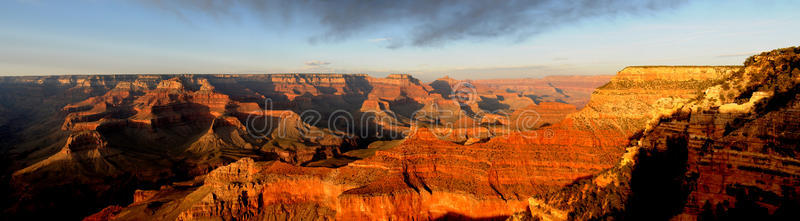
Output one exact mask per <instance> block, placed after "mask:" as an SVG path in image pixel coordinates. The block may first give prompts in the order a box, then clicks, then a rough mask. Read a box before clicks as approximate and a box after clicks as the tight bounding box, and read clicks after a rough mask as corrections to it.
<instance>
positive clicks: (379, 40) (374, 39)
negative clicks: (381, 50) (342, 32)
mask: <svg viewBox="0 0 800 221" xmlns="http://www.w3.org/2000/svg"><path fill="white" fill-rule="evenodd" d="M389 40H392V38H372V39H369V40H367V41H369V42H384V41H389Z"/></svg>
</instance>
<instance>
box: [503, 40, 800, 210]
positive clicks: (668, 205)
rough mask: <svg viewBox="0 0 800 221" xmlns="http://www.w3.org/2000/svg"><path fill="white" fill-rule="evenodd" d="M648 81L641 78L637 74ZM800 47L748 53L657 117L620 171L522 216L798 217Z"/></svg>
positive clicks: (553, 195) (540, 200)
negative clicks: (737, 65) (741, 65)
mask: <svg viewBox="0 0 800 221" xmlns="http://www.w3.org/2000/svg"><path fill="white" fill-rule="evenodd" d="M637 78H638V77H637ZM798 83H800V48H796V47H793V48H785V49H778V50H774V51H770V52H765V53H762V54H759V55H755V56H753V57H750V58H748V59H747V60H746V61H745V66H744V68H742V69H740V70H737V71H735V72H733V73H731V74H730V75H728V74H725V78H724V79H723V80H721V81H719V82H717V83H715V84H714V85H712V86H710V87H708V88H707V89H706V90H704V91H703V92H702V93H700V94H699V95H698V96H697V97H696V98H695V99H692V100H690V101H689V102H687V103H685V104H683V105H679V106H677V107H675V108H673V109H672V110H671V111H670V112H669V113H664V114H661V115H658V116H656V117H655V118H653V119H652V120H651V121H650V122H648V126H647V127H646V129H645V131H644V132H643V134H642V135H641V138H636V139H635V140H636V141H637V142H635V143H633V147H631V148H630V150H629V151H630V152H629V154H626V155H627V156H632V157H623V160H622V161H621V162H620V163H619V164H618V165H617V166H616V167H614V168H612V169H609V170H606V171H604V172H602V173H600V174H598V175H595V176H593V177H591V178H587V179H582V180H579V181H576V184H575V185H572V186H569V187H565V188H563V189H561V190H558V191H553V192H549V193H545V194H540V195H537V196H535V197H532V198H531V200H530V206H529V211H530V212H528V213H520V214H517V216H516V217H518V218H525V217H528V218H533V217H539V218H548V219H554V220H559V219H607V218H626V219H643V218H656V219H676V220H694V219H703V220H717V219H775V220H790V219H794V217H797V216H798V213H797V211H798V209H800V204H798V203H797V202H798V201H799V200H800V198H798V194H799V193H800V188H799V187H798V184H800V178H798V173H800V166H798V162H800V158H798V152H797V151H798V149H797V145H796V143H797V142H798V139H800V137H798V136H797V133H796V131H798V129H800V128H799V127H800V124H798V122H797V121H796V120H793V119H797V118H798V117H800V114H798V113H800V112H798V110H797V109H798V108H800V96H798V92H800V91H799V90H798Z"/></svg>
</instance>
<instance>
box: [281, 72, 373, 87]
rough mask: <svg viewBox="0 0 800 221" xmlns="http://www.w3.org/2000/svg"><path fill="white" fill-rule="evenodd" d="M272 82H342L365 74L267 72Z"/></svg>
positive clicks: (312, 83) (320, 83)
mask: <svg viewBox="0 0 800 221" xmlns="http://www.w3.org/2000/svg"><path fill="white" fill-rule="evenodd" d="M266 76H268V78H269V79H270V81H271V82H273V83H288V84H311V85H324V84H344V83H347V80H348V79H357V78H365V77H367V75H366V74H269V75H266Z"/></svg>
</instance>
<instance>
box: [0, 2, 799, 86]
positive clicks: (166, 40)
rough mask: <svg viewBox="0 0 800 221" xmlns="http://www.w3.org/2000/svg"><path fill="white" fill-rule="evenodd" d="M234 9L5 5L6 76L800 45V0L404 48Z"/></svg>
mask: <svg viewBox="0 0 800 221" xmlns="http://www.w3.org/2000/svg"><path fill="white" fill-rule="evenodd" d="M231 10H232V12H227V13H216V12H214V11H202V10H195V9H192V8H191V7H189V8H188V9H187V8H177V9H175V8H166V7H157V6H154V5H153V4H148V3H143V1H134V0H130V1H125V0H119V1H114V0H109V1H102V0H75V1H66V0H65V1H59V0H53V1H48V0H2V1H0V75H52V74H120V73H124V74H127V73H130V74H137V73H278V72H339V73H369V74H373V75H376V76H383V75H386V74H388V73H410V74H413V75H414V76H416V77H418V78H421V79H423V80H432V79H435V78H438V77H441V76H444V75H450V76H451V77H454V78H460V79H466V78H469V79H482V78H522V77H541V76H546V75H594V74H614V73H616V72H617V71H618V70H620V69H622V68H624V67H625V66H631V65H730V64H741V63H742V62H743V61H744V59H745V58H746V57H747V56H749V55H751V54H755V53H758V52H760V51H765V50H770V49H774V48H780V47H788V46H796V45H800V29H798V28H797V27H800V16H798V15H797V12H798V11H800V2H797V1H692V2H687V3H684V4H679V5H677V6H675V7H673V8H668V9H663V10H661V9H658V10H652V11H646V12H642V13H637V12H623V13H616V14H613V15H602V16H593V17H588V18H585V19H577V20H575V21H569V22H563V23H559V24H557V25H552V26H547V27H546V28H542V30H540V29H537V32H534V33H530V34H526V33H525V32H521V33H516V34H509V35H504V34H498V35H492V36H488V37H464V38H460V39H447V40H445V41H444V42H443V43H442V42H440V43H436V44H432V45H421V46H414V45H405V46H402V47H393V46H392V42H394V41H396V39H400V38H403V37H407V36H405V35H404V34H403V33H407V32H409V31H414V30H416V29H414V24H413V21H409V20H407V19H397V20H388V21H383V22H382V23H376V24H375V25H372V26H367V27H365V28H359V29H354V30H349V29H348V30H345V31H347V34H346V35H345V36H333V37H331V36H329V35H328V32H330V30H334V31H336V30H335V28H336V27H331V26H330V25H327V26H326V24H325V23H321V22H320V21H321V20H319V19H318V18H315V17H314V14H313V12H311V13H304V14H303V13H296V14H294V15H292V16H289V17H287V16H285V15H280V13H275V12H272V13H264V14H258V13H252V12H249V11H247V9H244V8H238V7H232V9H231ZM175 11H178V12H180V13H175ZM298 15H302V16H298ZM359 19H361V18H359ZM366 19H369V18H368V17H367V18H366ZM516 25H517V26H519V28H520V29H521V30H522V29H525V27H524V26H525V24H516ZM537 27H538V26H537ZM513 28H516V26H514V27H513ZM520 36H522V37H520ZM316 38H321V39H323V40H317V41H315V40H314V39H316Z"/></svg>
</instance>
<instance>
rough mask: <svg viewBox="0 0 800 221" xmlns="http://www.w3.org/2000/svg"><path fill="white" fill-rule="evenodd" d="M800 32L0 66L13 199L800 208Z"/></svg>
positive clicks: (20, 213) (382, 206)
mask: <svg viewBox="0 0 800 221" xmlns="http://www.w3.org/2000/svg"><path fill="white" fill-rule="evenodd" d="M798 83H800V48H785V49H777V50H775V51H771V52H764V53H762V54H758V55H754V56H752V57H750V58H748V59H747V60H746V61H745V62H744V65H742V66H632V67H627V68H624V69H623V70H620V71H619V72H618V73H617V75H615V76H550V77H544V78H528V79H496V80H466V79H464V80H459V79H453V78H449V77H443V78H440V79H437V80H434V81H432V82H422V81H420V80H418V79H416V78H414V77H413V76H410V75H405V74H392V75H389V76H387V77H384V78H378V77H372V76H369V75H361V74H265V75H235V74H225V75H222V74H221V75H88V76H31V77H0V92H2V93H0V104H2V105H0V137H2V140H0V153H2V157H3V160H2V161H1V162H3V164H2V174H1V177H2V179H3V181H2V184H3V186H1V187H0V191H2V192H1V194H3V198H4V201H3V202H2V205H3V207H2V217H3V218H6V219H43V218H59V219H84V220H142V219H147V220H473V219H479V220H507V219H508V220H597V219H601V220H618V219H631V220H641V219H653V220H669V219H672V220H696V219H702V220H716V219H737V218H752V219H758V218H770V219H790V220H791V219H792V218H794V219H796V218H797V217H800V214H798V211H800V210H798V209H800V197H798V196H800V195H799V194H800V157H799V156H798V153H799V152H800V149H798V145H797V144H798V141H800V112H799V111H798V110H799V109H798V108H800V103H798V101H800V96H798V94H797V92H798V91H800V89H798Z"/></svg>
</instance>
